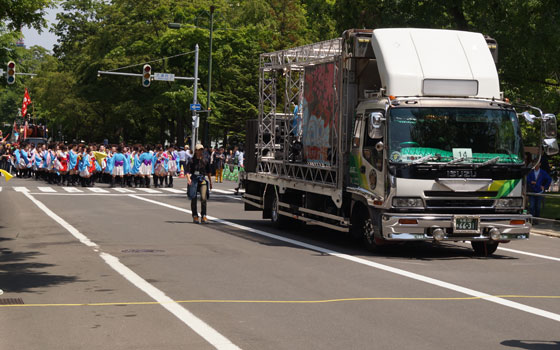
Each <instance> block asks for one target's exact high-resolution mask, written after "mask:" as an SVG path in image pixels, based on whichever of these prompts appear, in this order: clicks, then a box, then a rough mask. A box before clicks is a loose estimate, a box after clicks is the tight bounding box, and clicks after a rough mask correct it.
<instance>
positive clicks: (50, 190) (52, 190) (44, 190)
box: [37, 187, 56, 193]
mask: <svg viewBox="0 0 560 350" xmlns="http://www.w3.org/2000/svg"><path fill="white" fill-rule="evenodd" d="M37 188H38V189H39V191H41V192H48V193H54V192H56V190H55V189H54V188H52V187H37Z"/></svg>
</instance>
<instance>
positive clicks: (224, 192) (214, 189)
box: [212, 188, 235, 194]
mask: <svg viewBox="0 0 560 350" xmlns="http://www.w3.org/2000/svg"><path fill="white" fill-rule="evenodd" d="M212 192H218V193H223V194H233V192H235V191H230V190H220V189H217V188H213V189H212Z"/></svg>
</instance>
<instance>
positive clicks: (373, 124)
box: [368, 112, 385, 139]
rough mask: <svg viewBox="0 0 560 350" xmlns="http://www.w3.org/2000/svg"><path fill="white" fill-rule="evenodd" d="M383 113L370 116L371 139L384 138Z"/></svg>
mask: <svg viewBox="0 0 560 350" xmlns="http://www.w3.org/2000/svg"><path fill="white" fill-rule="evenodd" d="M384 121H385V118H384V117H383V113H380V112H372V113H370V114H369V123H368V136H369V138H370V139H380V138H382V137H383V122H384Z"/></svg>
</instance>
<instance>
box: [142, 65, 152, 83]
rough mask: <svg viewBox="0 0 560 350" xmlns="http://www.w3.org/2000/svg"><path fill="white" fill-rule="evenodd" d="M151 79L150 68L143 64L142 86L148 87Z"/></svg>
mask: <svg viewBox="0 0 560 350" xmlns="http://www.w3.org/2000/svg"><path fill="white" fill-rule="evenodd" d="M151 78H152V66H150V65H149V64H145V65H144V68H142V86H143V87H148V86H150V80H151Z"/></svg>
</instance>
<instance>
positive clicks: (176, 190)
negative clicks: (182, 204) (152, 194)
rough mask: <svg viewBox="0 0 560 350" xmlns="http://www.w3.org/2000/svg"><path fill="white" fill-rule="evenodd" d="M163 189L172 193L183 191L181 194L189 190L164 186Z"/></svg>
mask: <svg viewBox="0 0 560 350" xmlns="http://www.w3.org/2000/svg"><path fill="white" fill-rule="evenodd" d="M162 190H164V191H167V192H171V193H181V194H187V191H186V190H185V191H183V190H180V189H178V188H162Z"/></svg>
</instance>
